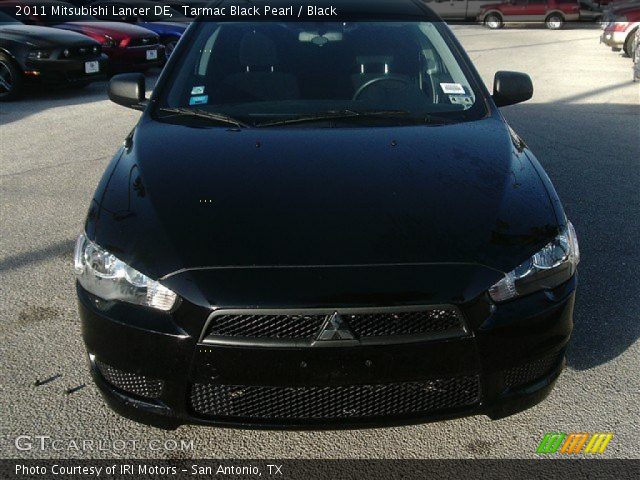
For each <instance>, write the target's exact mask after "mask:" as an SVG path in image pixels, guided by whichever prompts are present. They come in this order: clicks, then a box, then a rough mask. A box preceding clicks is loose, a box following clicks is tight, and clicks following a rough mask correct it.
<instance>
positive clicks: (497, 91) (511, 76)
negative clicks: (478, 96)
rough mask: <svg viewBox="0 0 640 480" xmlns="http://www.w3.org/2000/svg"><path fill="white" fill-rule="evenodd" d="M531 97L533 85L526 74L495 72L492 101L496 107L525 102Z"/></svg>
mask: <svg viewBox="0 0 640 480" xmlns="http://www.w3.org/2000/svg"><path fill="white" fill-rule="evenodd" d="M531 97H533V83H532V82H531V77H529V75H527V74H526V73H519V72H497V73H496V76H495V78H494V80H493V101H494V102H495V103H496V106H498V107H504V106H506V105H514V104H516V103H520V102H526V101H527V100H529V99H530V98H531Z"/></svg>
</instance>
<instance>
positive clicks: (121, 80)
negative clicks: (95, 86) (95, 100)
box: [107, 73, 147, 110]
mask: <svg viewBox="0 0 640 480" xmlns="http://www.w3.org/2000/svg"><path fill="white" fill-rule="evenodd" d="M107 93H108V94H109V99H110V100H111V101H112V102H114V103H117V104H118V105H122V106H123V107H127V108H133V109H134V110H144V109H145V107H146V106H147V104H146V102H147V100H146V97H145V95H146V82H145V78H144V75H143V74H141V73H123V74H120V75H115V76H114V77H113V78H112V79H111V80H110V81H109V87H108V88H107Z"/></svg>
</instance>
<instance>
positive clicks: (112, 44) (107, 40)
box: [102, 35, 118, 48]
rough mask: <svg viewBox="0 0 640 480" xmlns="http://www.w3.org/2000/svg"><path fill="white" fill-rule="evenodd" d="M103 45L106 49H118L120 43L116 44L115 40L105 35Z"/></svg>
mask: <svg viewBox="0 0 640 480" xmlns="http://www.w3.org/2000/svg"><path fill="white" fill-rule="evenodd" d="M102 45H103V46H105V47H108V48H109V47H111V48H113V47H117V46H118V42H116V41H115V40H114V39H113V38H111V37H110V36H109V35H105V36H104V40H103V41H102Z"/></svg>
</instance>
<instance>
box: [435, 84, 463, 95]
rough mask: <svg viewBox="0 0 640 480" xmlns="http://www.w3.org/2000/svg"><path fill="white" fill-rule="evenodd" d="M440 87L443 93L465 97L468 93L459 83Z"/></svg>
mask: <svg viewBox="0 0 640 480" xmlns="http://www.w3.org/2000/svg"><path fill="white" fill-rule="evenodd" d="M440 87H442V91H443V92H444V93H453V94H457V95H464V94H465V93H466V92H465V91H464V87H463V86H462V85H460V84H459V83H441V84H440Z"/></svg>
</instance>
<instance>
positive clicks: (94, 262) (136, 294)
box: [74, 235, 177, 311]
mask: <svg viewBox="0 0 640 480" xmlns="http://www.w3.org/2000/svg"><path fill="white" fill-rule="evenodd" d="M74 268H75V273H76V276H77V279H78V282H80V285H82V287H83V288H84V289H85V290H87V291H88V292H90V293H92V294H94V295H96V296H97V297H100V298H103V299H105V300H120V301H123V302H129V303H135V304H136V305H144V306H146V307H152V308H156V309H158V310H163V311H169V310H171V308H173V305H174V304H175V302H176V299H177V295H176V294H175V293H174V292H172V291H171V290H169V289H168V288H166V287H164V286H163V285H161V284H160V283H158V282H157V281H155V280H152V279H150V278H149V277H147V276H146V275H143V274H142V273H140V272H138V271H137V270H135V269H133V268H131V267H130V266H129V265H127V264H126V263H124V262H123V261H122V260H119V259H118V258H116V257H115V256H114V255H113V254H111V253H109V252H108V251H106V250H105V249H103V248H102V247H100V246H98V245H96V244H95V243H93V242H92V241H91V240H89V239H88V238H87V237H86V236H85V235H80V236H79V237H78V240H77V242H76V251H75V257H74Z"/></svg>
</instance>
